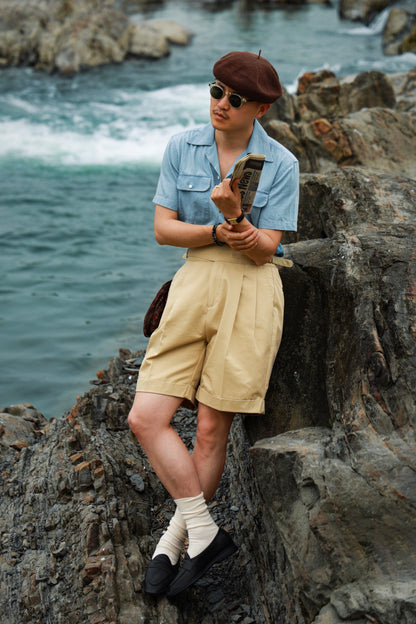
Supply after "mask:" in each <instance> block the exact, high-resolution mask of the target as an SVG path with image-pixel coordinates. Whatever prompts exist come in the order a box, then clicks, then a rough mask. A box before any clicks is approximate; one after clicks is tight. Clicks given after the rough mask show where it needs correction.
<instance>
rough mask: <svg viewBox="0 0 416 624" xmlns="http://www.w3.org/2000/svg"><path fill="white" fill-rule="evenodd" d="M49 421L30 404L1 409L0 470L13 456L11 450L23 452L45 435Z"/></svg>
mask: <svg viewBox="0 0 416 624" xmlns="http://www.w3.org/2000/svg"><path fill="white" fill-rule="evenodd" d="M47 425H48V421H47V420H46V418H45V417H44V416H43V415H42V414H41V413H40V412H39V411H38V410H37V409H36V408H35V407H33V405H31V404H30V403H21V404H18V405H12V406H10V407H5V408H3V409H0V469H1V467H2V466H3V465H4V464H3V462H4V463H7V461H10V459H11V457H12V456H13V454H12V452H11V449H15V450H21V449H22V448H25V447H28V446H30V445H32V444H34V443H35V442H38V441H39V439H40V438H41V437H42V436H43V435H45V431H46V429H47Z"/></svg>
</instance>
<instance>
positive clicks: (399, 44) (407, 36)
mask: <svg viewBox="0 0 416 624" xmlns="http://www.w3.org/2000/svg"><path fill="white" fill-rule="evenodd" d="M383 51H384V54H388V55H395V54H404V53H405V52H416V11H415V10H413V11H410V10H406V9H403V8H397V9H392V10H391V11H390V14H389V18H388V20H387V22H386V24H385V26H384V29H383Z"/></svg>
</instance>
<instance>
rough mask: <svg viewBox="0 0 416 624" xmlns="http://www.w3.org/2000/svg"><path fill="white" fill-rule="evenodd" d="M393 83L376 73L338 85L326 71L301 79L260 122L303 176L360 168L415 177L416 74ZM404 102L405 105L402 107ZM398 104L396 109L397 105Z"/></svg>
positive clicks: (344, 80) (382, 74)
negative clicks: (292, 156)
mask: <svg viewBox="0 0 416 624" xmlns="http://www.w3.org/2000/svg"><path fill="white" fill-rule="evenodd" d="M399 80H400V79H399V78H397V81H396V84H397V89H398V90H397V94H396V93H395V90H394V85H393V83H392V81H391V80H390V79H389V78H387V76H386V75H385V74H384V73H382V72H379V71H371V72H364V73H362V74H359V75H358V76H356V77H354V78H350V79H348V78H346V79H343V80H339V79H338V78H337V77H336V76H335V75H334V74H333V73H332V72H330V71H327V70H324V71H321V72H318V73H316V74H313V73H308V74H305V75H304V76H302V77H301V79H300V81H299V88H298V92H297V95H296V96H292V95H289V94H287V93H286V94H285V95H284V97H283V99H282V101H281V102H280V101H279V100H278V102H277V103H276V104H275V105H273V107H272V108H271V110H270V111H269V113H268V115H267V116H265V117H264V121H263V123H264V126H265V128H266V130H267V132H268V133H269V134H270V135H271V136H273V137H274V138H275V139H276V140H278V141H279V142H280V143H282V144H283V145H285V146H286V147H287V148H288V149H290V150H291V151H292V152H293V153H294V154H295V155H296V157H297V158H298V159H299V162H300V167H301V170H302V171H304V172H325V171H329V170H331V169H336V168H338V167H340V166H347V165H348V166H356V165H359V166H364V167H371V168H374V169H376V170H377V171H385V172H386V173H391V172H396V173H397V174H402V173H405V174H407V175H410V176H412V175H415V173H416V170H415V157H414V152H415V150H414V146H415V141H416V128H415V124H414V117H413V116H411V115H409V113H414V103H415V87H416V72H410V73H409V74H405V75H403V77H402V80H403V84H402V85H400V83H399ZM405 100H406V101H407V104H405V103H404V102H405ZM399 103H400V105H399Z"/></svg>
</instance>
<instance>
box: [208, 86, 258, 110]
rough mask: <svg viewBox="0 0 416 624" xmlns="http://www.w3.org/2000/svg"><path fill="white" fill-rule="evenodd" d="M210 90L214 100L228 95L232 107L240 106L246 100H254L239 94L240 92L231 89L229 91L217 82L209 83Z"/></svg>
mask: <svg viewBox="0 0 416 624" xmlns="http://www.w3.org/2000/svg"><path fill="white" fill-rule="evenodd" d="M209 92H210V94H211V97H212V98H214V100H222V98H223V97H224V95H228V101H229V102H230V106H232V108H240V107H241V106H242V105H243V104H245V103H246V102H251V101H252V100H247V98H244V97H243V96H242V95H238V93H231V91H227V90H226V89H224V87H222V86H221V85H219V84H217V83H216V82H210V83H209Z"/></svg>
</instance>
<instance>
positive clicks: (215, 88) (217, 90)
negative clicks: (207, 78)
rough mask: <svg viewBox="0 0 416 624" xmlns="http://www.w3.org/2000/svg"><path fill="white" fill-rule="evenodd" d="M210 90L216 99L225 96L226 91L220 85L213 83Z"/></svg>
mask: <svg viewBox="0 0 416 624" xmlns="http://www.w3.org/2000/svg"><path fill="white" fill-rule="evenodd" d="M209 92H210V93H211V96H212V97H213V98H214V100H220V99H221V98H222V97H224V91H223V89H222V88H221V87H220V86H218V85H212V87H211V88H210V90H209Z"/></svg>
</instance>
